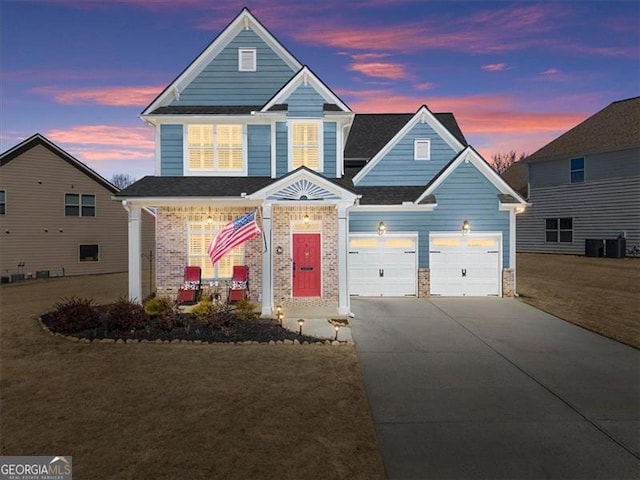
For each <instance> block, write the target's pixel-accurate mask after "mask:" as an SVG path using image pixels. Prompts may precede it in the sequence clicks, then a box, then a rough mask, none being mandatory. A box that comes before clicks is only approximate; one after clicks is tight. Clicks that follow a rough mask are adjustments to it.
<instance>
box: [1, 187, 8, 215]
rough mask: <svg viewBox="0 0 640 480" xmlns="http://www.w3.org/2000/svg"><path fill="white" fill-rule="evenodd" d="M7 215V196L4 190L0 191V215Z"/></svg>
mask: <svg viewBox="0 0 640 480" xmlns="http://www.w3.org/2000/svg"><path fill="white" fill-rule="evenodd" d="M5 213H7V196H6V194H5V191H4V190H0V215H4V214H5Z"/></svg>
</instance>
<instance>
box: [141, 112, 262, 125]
mask: <svg viewBox="0 0 640 480" xmlns="http://www.w3.org/2000/svg"><path fill="white" fill-rule="evenodd" d="M140 118H142V119H143V120H145V121H146V122H148V123H151V124H152V125H162V124H177V123H181V124H184V123H269V120H267V119H264V120H262V121H261V120H260V117H258V116H256V115H215V114H211V115H186V114H185V115H148V116H144V117H143V116H141V117H140Z"/></svg>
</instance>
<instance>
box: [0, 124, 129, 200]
mask: <svg viewBox="0 0 640 480" xmlns="http://www.w3.org/2000/svg"><path fill="white" fill-rule="evenodd" d="M38 145H40V146H43V147H44V148H46V149H47V150H49V151H50V152H52V153H53V154H54V155H57V156H58V157H60V158H61V159H62V160H64V161H65V162H67V163H68V164H69V165H71V166H72V167H74V168H76V169H78V170H80V171H81V172H82V173H84V174H85V175H86V176H88V177H89V178H91V179H92V180H94V181H95V182H97V183H99V184H100V185H102V186H103V187H104V188H106V189H107V190H109V191H110V192H113V193H116V192H118V187H116V186H115V185H113V184H112V183H111V182H109V181H108V180H107V179H105V178H104V177H102V176H101V175H99V174H98V173H97V172H95V171H94V170H92V169H91V168H89V167H88V166H87V165H85V164H84V163H82V162H81V161H80V160H78V159H77V158H75V157H73V156H72V155H70V154H69V153H67V152H65V151H64V150H63V149H61V148H60V147H58V146H57V145H56V144H54V143H53V142H51V141H50V140H49V139H47V138H46V137H45V136H44V135H41V134H39V133H36V134H34V135H32V136H31V137H29V138H27V139H26V140H24V141H22V142H21V143H19V144H17V145H15V146H14V147H12V148H10V149H9V150H7V151H6V152H4V153H2V154H0V167H4V166H5V165H6V164H7V163H9V162H10V161H12V160H14V159H15V158H17V157H19V156H20V155H22V154H24V153H26V152H28V151H29V150H31V149H32V148H34V147H36V146H38Z"/></svg>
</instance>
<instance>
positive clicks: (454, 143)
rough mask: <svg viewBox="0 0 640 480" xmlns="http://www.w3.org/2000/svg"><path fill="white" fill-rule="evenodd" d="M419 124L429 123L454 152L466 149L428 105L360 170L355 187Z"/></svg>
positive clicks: (354, 181)
mask: <svg viewBox="0 0 640 480" xmlns="http://www.w3.org/2000/svg"><path fill="white" fill-rule="evenodd" d="M418 123H427V124H429V126H431V128H433V130H434V131H435V132H436V133H437V134H438V135H439V136H440V138H442V140H444V141H445V142H446V143H447V144H448V145H449V146H450V147H451V148H452V150H453V151H455V152H456V153H457V152H460V151H461V150H463V148H464V146H465V145H464V144H463V143H462V142H461V141H460V140H458V138H456V136H455V135H453V133H452V132H450V131H449V130H448V129H447V127H445V126H444V125H443V124H442V122H441V121H440V120H439V119H438V118H437V117H436V116H435V115H434V114H433V113H432V112H431V110H429V109H428V108H427V106H426V105H422V106H421V107H420V108H419V109H418V111H417V112H416V113H415V114H414V115H413V117H411V119H410V120H409V121H408V122H407V123H406V124H405V125H404V126H403V127H402V128H401V129H400V131H398V132H397V133H396V134H395V135H394V136H393V138H391V140H389V142H387V143H386V144H385V145H384V146H383V147H382V149H380V150H379V151H378V152H377V153H376V154H375V155H374V157H373V158H372V159H371V160H370V161H369V162H368V163H367V164H366V165H365V166H364V167H363V168H362V170H360V171H359V172H358V173H357V174H356V176H355V177H353V183H354V185H357V184H358V182H360V180H361V179H362V178H363V177H364V176H365V175H366V174H367V173H369V172H370V171H371V170H372V169H373V168H374V167H375V166H376V165H377V164H378V163H379V162H380V161H381V160H382V159H383V158H384V156H385V155H386V154H387V153H388V152H389V151H390V150H391V149H392V148H393V147H394V146H395V145H396V144H397V143H398V142H399V141H400V140H402V138H404V136H405V135H407V134H408V133H409V132H410V131H411V129H412V128H413V127H414V126H415V125H417V124H418Z"/></svg>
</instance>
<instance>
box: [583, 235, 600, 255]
mask: <svg viewBox="0 0 640 480" xmlns="http://www.w3.org/2000/svg"><path fill="white" fill-rule="evenodd" d="M584 256H585V257H604V240H600V239H595V238H587V239H586V240H585V245H584Z"/></svg>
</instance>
